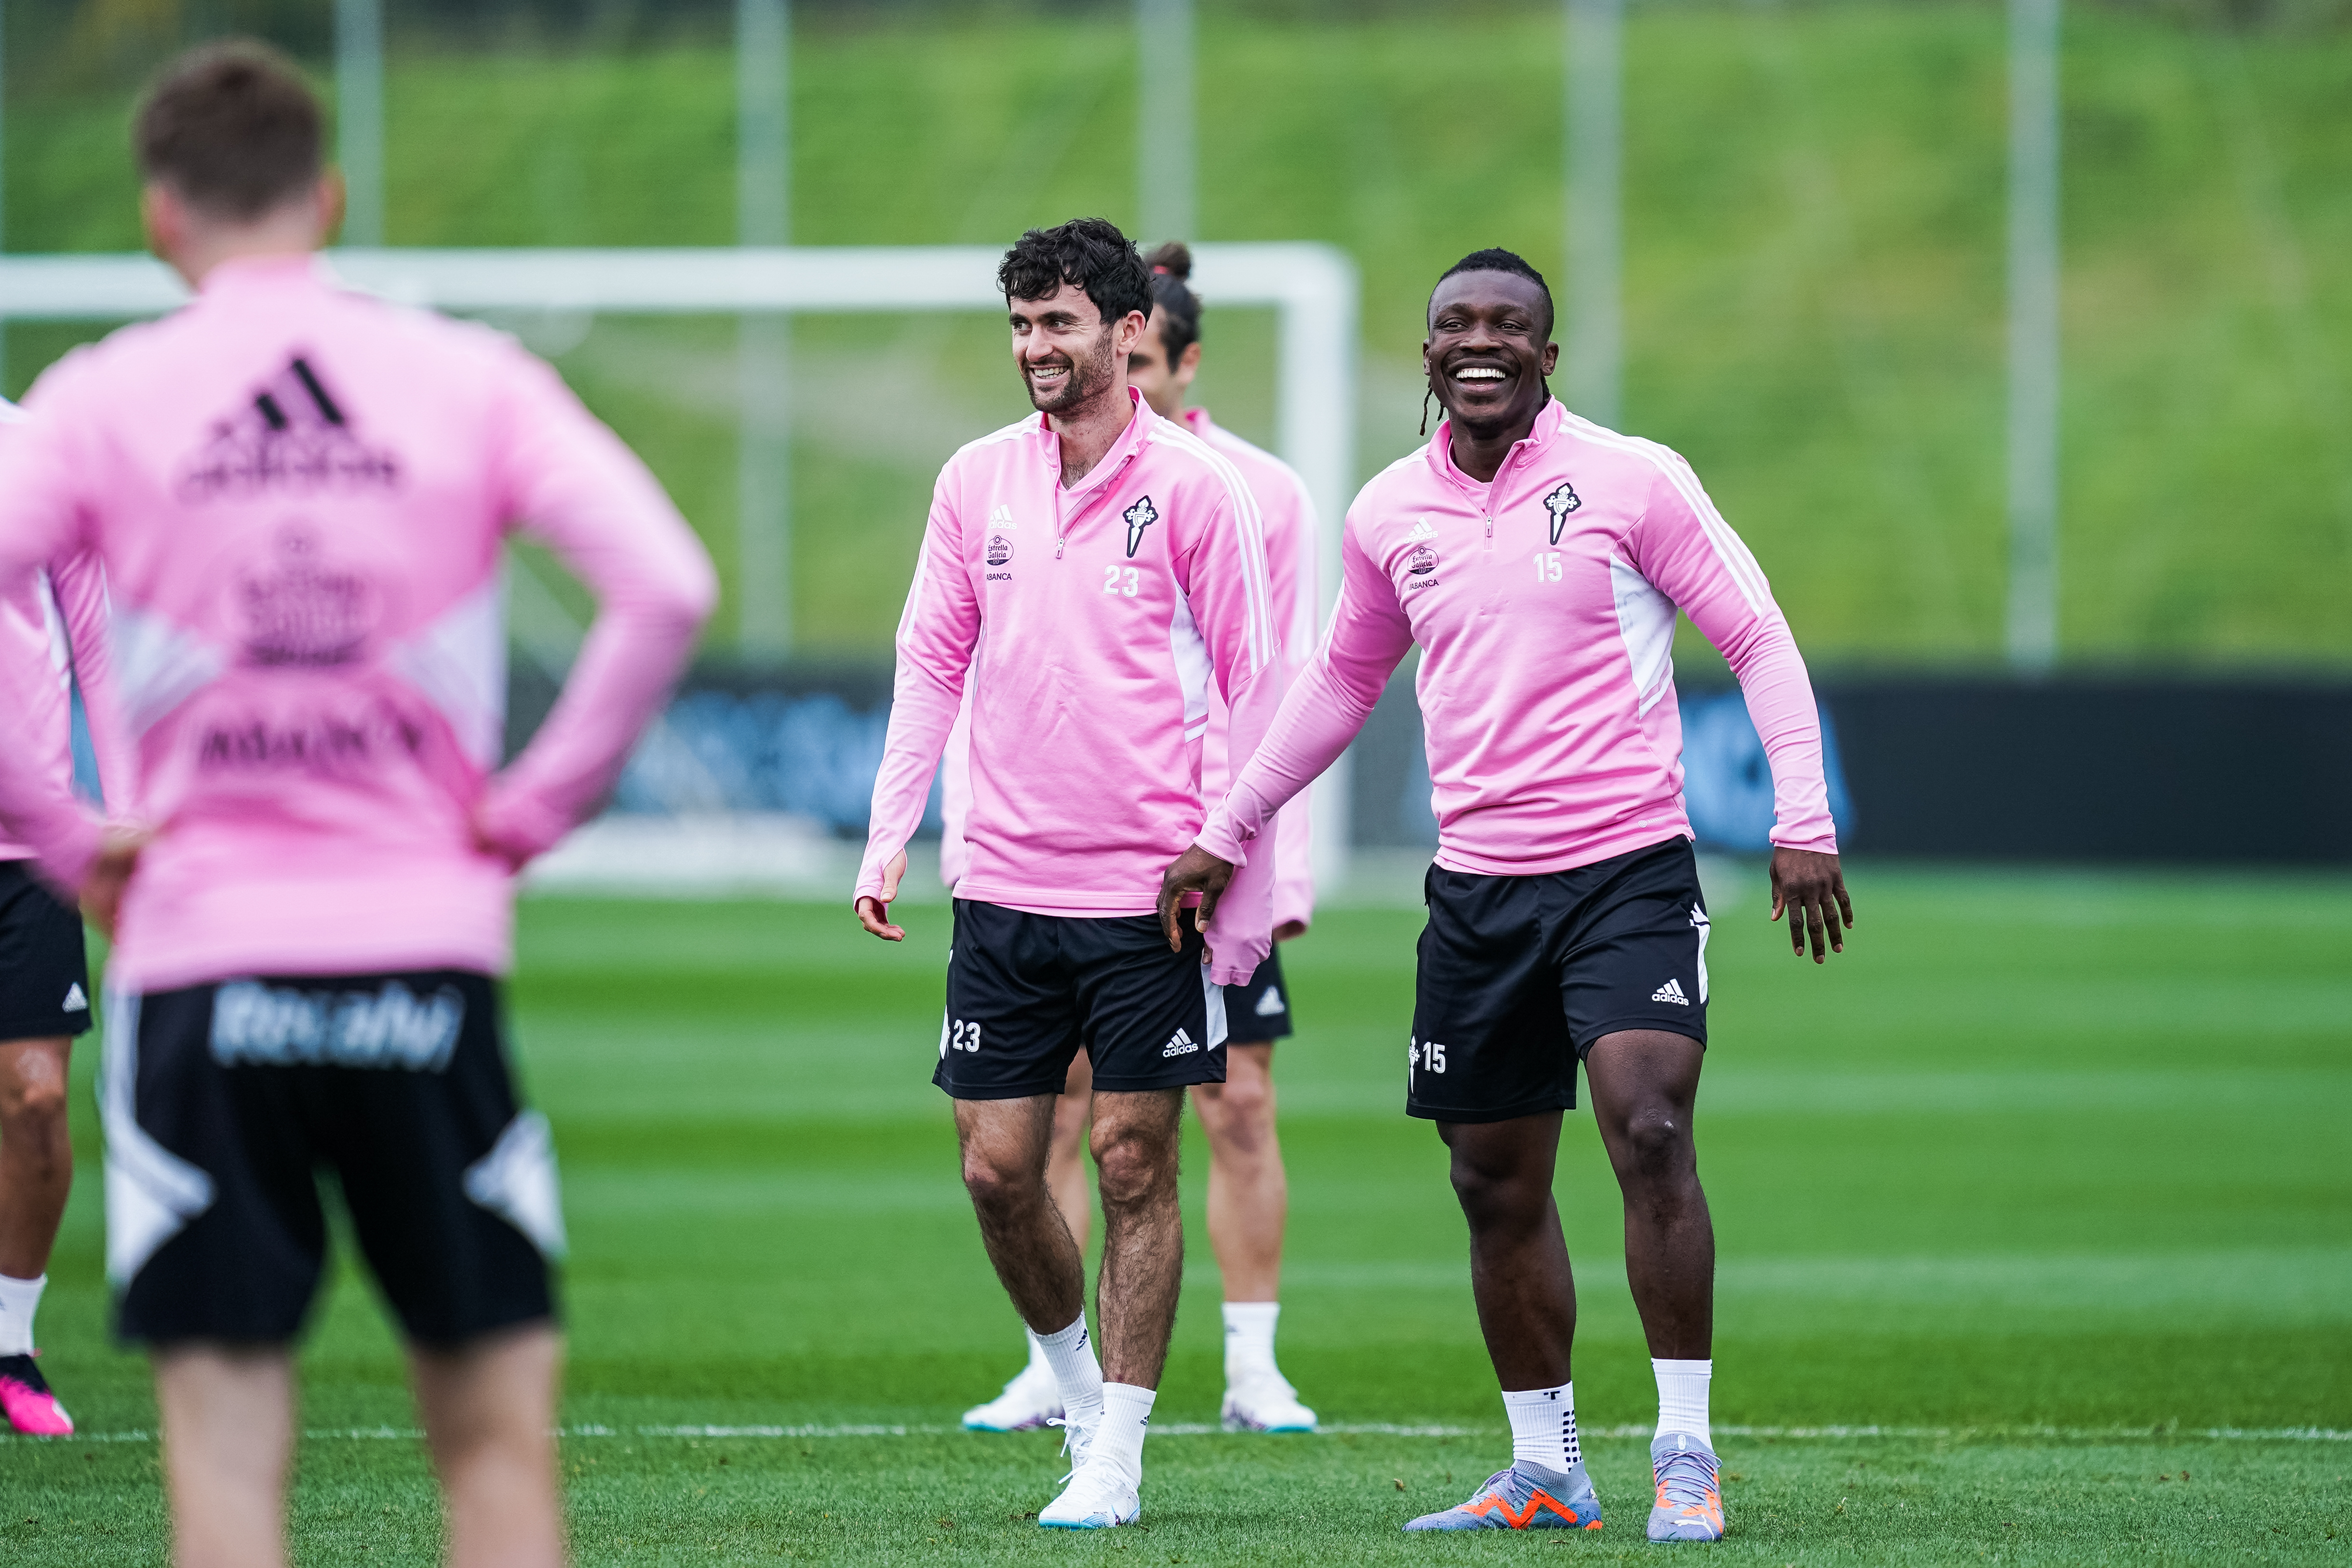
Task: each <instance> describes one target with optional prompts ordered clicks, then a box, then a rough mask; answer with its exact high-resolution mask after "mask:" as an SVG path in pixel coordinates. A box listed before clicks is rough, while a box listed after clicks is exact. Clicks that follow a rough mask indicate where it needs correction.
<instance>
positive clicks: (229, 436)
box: [178, 354, 400, 506]
mask: <svg viewBox="0 0 2352 1568" xmlns="http://www.w3.org/2000/svg"><path fill="white" fill-rule="evenodd" d="M399 484H400V460H399V458H397V457H395V456H394V455H393V454H392V453H391V452H390V451H388V450H386V449H385V448H383V447H379V446H370V445H369V444H367V443H365V442H363V441H362V440H361V439H360V437H359V435H358V434H356V433H355V432H354V431H353V430H352V423H351V416H350V414H349V413H347V412H346V411H345V410H344V408H343V405H342V404H341V402H339V401H337V399H336V398H335V396H334V394H333V393H332V392H329V391H328V390H327V384H326V382H324V381H323V380H321V379H320V375H319V372H318V371H317V369H316V368H315V367H313V366H312V365H311V363H310V361H309V360H307V359H305V358H303V357H302V356H301V355H299V354H297V355H295V356H294V358H293V359H292V360H291V361H289V363H288V364H287V366H286V368H285V369H284V370H283V371H279V372H278V374H277V375H275V376H273V377H271V378H270V379H269V381H268V382H265V383H264V384H263V385H262V386H261V388H260V389H259V390H258V391H257V392H254V394H253V396H252V398H251V399H250V400H249V401H248V402H247V403H246V405H245V406H244V407H243V408H240V409H238V410H237V411H236V413H233V414H231V415H229V416H228V417H226V418H225V419H220V420H216V421H215V422H214V423H213V427H212V434H211V436H210V438H209V439H207V440H206V441H205V444H204V445H203V446H202V447H200V448H198V449H197V450H196V451H195V452H194V454H193V455H190V456H189V458H188V459H187V461H186V462H184V464H182V465H181V467H180V476H179V481H178V487H179V493H180V499H181V500H182V501H183V502H184V503H186V504H187V505H189V506H196V505H199V504H201V503H203V502H205V501H215V500H219V499H221V498H222V497H246V496H254V495H258V494H261V493H262V492H264V491H293V492H296V493H301V494H309V493H312V492H316V491H320V490H339V491H343V492H351V491H359V490H391V489H394V488H396V487H398V486H399Z"/></svg>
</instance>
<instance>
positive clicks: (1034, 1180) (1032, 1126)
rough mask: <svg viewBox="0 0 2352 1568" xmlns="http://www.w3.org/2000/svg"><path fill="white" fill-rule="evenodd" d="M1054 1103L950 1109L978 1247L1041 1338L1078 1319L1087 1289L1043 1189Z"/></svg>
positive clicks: (1044, 1098)
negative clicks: (975, 1220)
mask: <svg viewBox="0 0 2352 1568" xmlns="http://www.w3.org/2000/svg"><path fill="white" fill-rule="evenodd" d="M1058 1098H1059V1096H1058V1095H1053V1094H1033V1095H1030V1096H1028V1097H1027V1098H1025V1099H1020V1100H959V1101H957V1102H956V1103H955V1118H956V1139H957V1142H958V1143H959V1144H960V1145H961V1148H962V1151H963V1185H964V1190H965V1191H966V1192H968V1193H970V1194H971V1208H972V1213H973V1214H974V1215H975V1216H976V1217H977V1218H979V1220H980V1239H981V1241H982V1245H984V1246H985V1247H987V1249H988V1260H989V1262H990V1263H992V1265H994V1266H995V1269H996V1277H997V1279H998V1280H999V1281H1002V1282H1003V1286H1004V1293H1005V1294H1006V1295H1008V1296H1010V1297H1012V1298H1013V1311H1015V1312H1019V1313H1020V1314H1021V1321H1022V1322H1024V1323H1027V1324H1028V1325H1029V1327H1030V1328H1031V1329H1032V1330H1034V1332H1036V1333H1039V1334H1041V1335H1044V1334H1050V1333H1055V1332H1056V1331H1057V1330H1059V1329H1061V1328H1063V1327H1064V1326H1065V1325H1066V1324H1068V1323H1069V1322H1071V1320H1072V1319H1074V1318H1076V1317H1077V1316H1078V1313H1079V1311H1080V1308H1081V1307H1082V1305H1083V1304H1084V1302H1085V1299H1086V1289H1087V1281H1086V1266H1085V1260H1083V1259H1082V1258H1081V1257H1080V1255H1079V1253H1078V1246H1077V1242H1076V1239H1074V1238H1073V1237H1072V1236H1071V1235H1070V1227H1069V1224H1068V1222H1067V1221H1066V1219H1065V1218H1063V1215H1062V1210H1061V1208H1060V1207H1058V1206H1057V1205H1056V1204H1055V1201H1054V1196H1053V1194H1052V1192H1051V1191H1049V1190H1048V1189H1047V1187H1046V1185H1045V1155H1046V1150H1047V1147H1048V1145H1049V1144H1050V1143H1051V1140H1052V1137H1053V1127H1054V1103H1055V1100H1057V1099H1058Z"/></svg>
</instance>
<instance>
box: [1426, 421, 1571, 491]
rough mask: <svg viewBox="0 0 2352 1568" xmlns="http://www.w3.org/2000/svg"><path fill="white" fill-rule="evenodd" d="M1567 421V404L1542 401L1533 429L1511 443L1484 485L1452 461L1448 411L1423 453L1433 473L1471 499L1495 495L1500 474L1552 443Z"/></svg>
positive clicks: (1451, 432) (1505, 473) (1452, 451)
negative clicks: (1493, 473) (1501, 461)
mask: <svg viewBox="0 0 2352 1568" xmlns="http://www.w3.org/2000/svg"><path fill="white" fill-rule="evenodd" d="M1567 423H1568V405H1567V404H1566V403H1563V402H1560V401H1559V399H1558V398H1554V399H1552V400H1551V401H1550V402H1548V403H1546V404H1544V406H1543V407H1542V408H1540V409H1538V410H1537V411H1536V423H1535V426H1534V428H1532V429H1530V430H1529V431H1528V433H1527V434H1525V435H1523V436H1521V437H1520V438H1519V439H1518V440H1517V441H1515V442H1513V443H1512V444H1511V449H1510V451H1508V452H1507V453H1505V454H1504V455H1503V463H1502V466H1500V467H1498V468H1496V470H1495V477H1494V478H1493V479H1492V480H1491V481H1490V482H1488V483H1487V484H1485V485H1481V484H1479V483H1478V481H1477V480H1475V479H1473V478H1472V477H1470V476H1469V475H1467V474H1465V473H1464V472H1462V469H1461V467H1460V466H1459V465H1457V464H1455V462H1454V419H1453V416H1452V415H1450V414H1449V415H1447V416H1446V417H1445V418H1444V419H1442V420H1439V421H1438V422H1437V434H1435V435H1433V436H1432V437H1431V438H1430V442H1429V445H1428V446H1427V447H1425V448H1424V449H1423V453H1422V455H1423V459H1424V460H1426V461H1427V463H1428V464H1429V466H1430V469H1431V471H1432V472H1433V473H1435V474H1436V475H1437V476H1439V477H1440V478H1442V479H1444V481H1445V482H1446V483H1447V484H1449V485H1451V486H1454V488H1455V489H1457V490H1459V491H1461V492H1462V493H1463V494H1464V495H1465V496H1468V497H1473V498H1475V497H1479V496H1481V495H1486V496H1491V495H1493V494H1494V490H1495V486H1497V485H1500V484H1501V483H1502V482H1503V476H1505V475H1507V474H1508V473H1509V472H1510V471H1511V469H1512V467H1513V466H1514V465H1517V464H1518V463H1519V461H1520V460H1521V458H1522V457H1523V456H1525V457H1528V458H1533V457H1535V456H1536V455H1538V454H1539V453H1540V452H1541V451H1542V450H1543V449H1544V448H1545V447H1547V446H1549V445H1550V444H1551V443H1552V441H1553V440H1554V438H1556V437H1557V436H1558V435H1559V433H1560V431H1561V429H1562V428H1563V427H1564V426H1565V425H1566V424H1567Z"/></svg>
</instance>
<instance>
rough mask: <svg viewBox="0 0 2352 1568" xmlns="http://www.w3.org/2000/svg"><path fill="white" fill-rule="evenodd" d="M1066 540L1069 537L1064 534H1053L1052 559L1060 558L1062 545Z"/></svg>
mask: <svg viewBox="0 0 2352 1568" xmlns="http://www.w3.org/2000/svg"><path fill="white" fill-rule="evenodd" d="M1068 542H1069V539H1068V537H1067V536H1066V535H1063V534H1055V536H1054V559H1055V560H1059V559H1062V547H1063V546H1064V545H1065V544H1067V543H1068Z"/></svg>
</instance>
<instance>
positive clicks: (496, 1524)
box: [408, 1323, 563, 1568]
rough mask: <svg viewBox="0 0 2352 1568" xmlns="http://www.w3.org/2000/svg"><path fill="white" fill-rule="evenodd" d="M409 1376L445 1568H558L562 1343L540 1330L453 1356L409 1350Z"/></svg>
mask: <svg viewBox="0 0 2352 1568" xmlns="http://www.w3.org/2000/svg"><path fill="white" fill-rule="evenodd" d="M408 1361H409V1374H410V1376H411V1378H412V1380H413V1381H414V1383H415V1389H416V1407H417V1413H418V1414H419V1415H420V1416H422V1417H423V1419H424V1422H425V1445H426V1447H427V1448H430V1449H431V1451H432V1454H433V1469H434V1471H435V1473H436V1474H437V1475H438V1476H439V1477H440V1478H441V1490H442V1494H443V1496H444V1497H446V1499H447V1502H448V1511H449V1558H448V1561H449V1565H450V1568H557V1565H558V1564H560V1563H562V1562H563V1505H562V1499H561V1497H560V1496H559V1494H558V1490H557V1481H556V1464H555V1431H554V1428H555V1392H556V1382H557V1379H558V1377H559V1375H560V1374H561V1370H562V1362H563V1346H562V1340H561V1339H560V1338H559V1337H558V1335H557V1333H556V1332H555V1330H554V1329H553V1328H552V1327H551V1326H549V1325H547V1324H545V1323H536V1324H532V1325H530V1326H529V1327H525V1328H520V1329H514V1330H509V1331H507V1332H503V1333H493V1334H486V1335H484V1336H483V1337H482V1338H480V1339H478V1340H475V1341H472V1342H471V1343H467V1344H465V1345H462V1346H459V1347H458V1348H457V1349H455V1350H427V1349H423V1348H420V1347H412V1348H411V1349H410V1351H409V1356H408Z"/></svg>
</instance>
